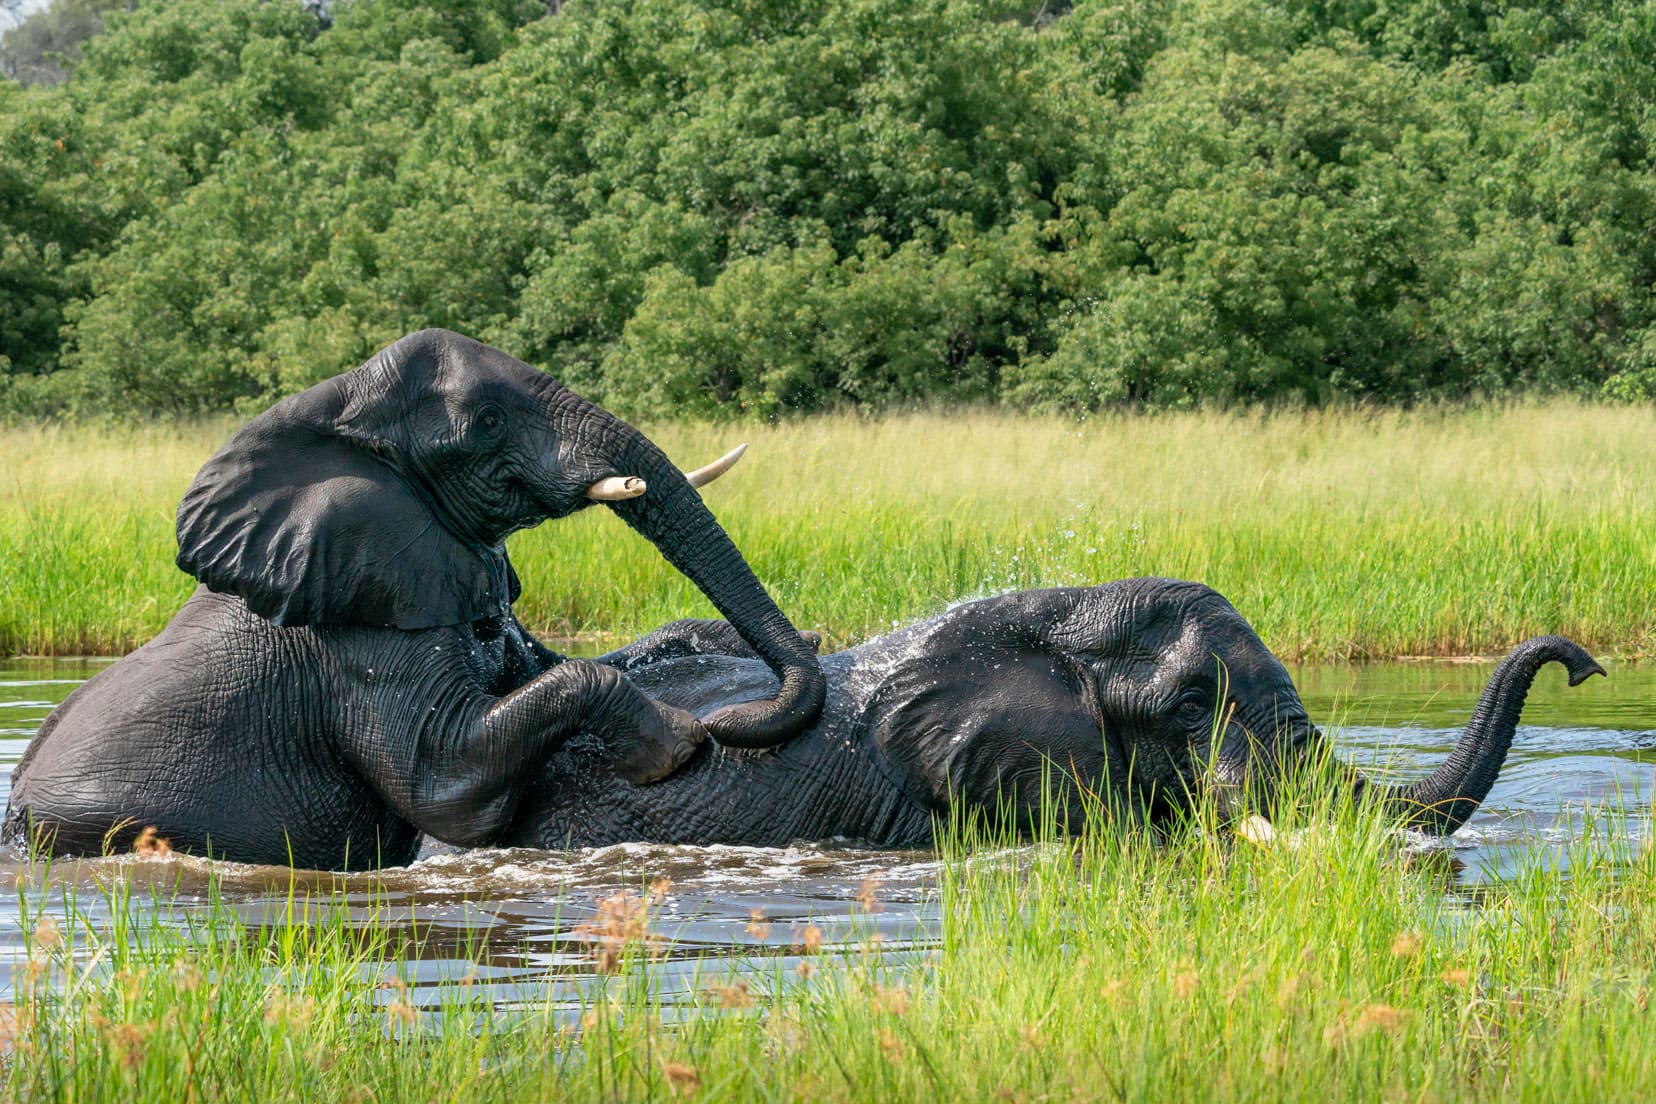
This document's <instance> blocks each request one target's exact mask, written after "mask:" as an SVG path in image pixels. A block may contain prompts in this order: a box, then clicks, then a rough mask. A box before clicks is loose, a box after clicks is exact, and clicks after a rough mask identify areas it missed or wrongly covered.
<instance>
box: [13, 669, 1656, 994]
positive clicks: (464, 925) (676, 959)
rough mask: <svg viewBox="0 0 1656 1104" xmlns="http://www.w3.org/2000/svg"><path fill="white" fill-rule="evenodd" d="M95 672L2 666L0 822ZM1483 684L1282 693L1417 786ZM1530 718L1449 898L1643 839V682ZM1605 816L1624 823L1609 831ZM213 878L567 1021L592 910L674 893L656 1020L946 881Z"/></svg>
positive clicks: (547, 871)
mask: <svg viewBox="0 0 1656 1104" xmlns="http://www.w3.org/2000/svg"><path fill="white" fill-rule="evenodd" d="M101 666H102V663H100V662H87V661H62V660H57V661H54V660H10V661H0V803H3V802H4V800H5V797H6V795H7V794H8V793H9V791H10V786H11V781H10V775H11V768H12V767H13V766H14V765H15V764H16V763H17V761H18V759H19V758H21V756H22V754H23V751H24V748H26V747H27V746H28V742H29V740H30V738H31V737H32V736H33V735H34V733H35V731H36V729H37V728H38V727H39V725H40V722H41V721H42V720H44V719H45V717H46V715H47V714H48V713H49V712H50V711H51V709H52V708H53V706H55V705H56V704H57V703H58V702H60V701H62V700H63V698H65V697H66V696H68V694H69V692H70V691H71V690H73V689H74V688H75V687H76V686H77V685H79V684H80V683H81V682H83V681H85V680H86V679H87V678H89V677H91V676H92V675H93V674H95V673H96V672H97V671H98V670H99V669H100V668H101ZM1492 670H1493V667H1492V665H1490V664H1486V663H1470V664H1414V663H1407V664H1376V665H1367V666H1343V667H1317V666H1308V667H1301V668H1296V669H1294V671H1293V675H1294V680H1295V682H1296V683H1297V684H1298V686H1299V687H1300V689H1301V692H1302V694H1303V696H1304V699H1305V703H1306V705H1307V707H1308V708H1309V710H1310V712H1311V715H1312V717H1313V718H1314V719H1316V720H1317V721H1318V723H1319V724H1322V725H1324V726H1325V727H1331V726H1332V729H1333V734H1334V736H1335V739H1336V743H1337V746H1338V747H1339V749H1340V752H1341V754H1343V755H1344V756H1345V757H1346V758H1347V759H1348V760H1350V761H1352V762H1355V763H1357V764H1359V765H1361V766H1363V767H1365V768H1370V769H1380V770H1384V771H1390V772H1393V773H1394V775H1395V777H1398V778H1413V777H1417V776H1418V775H1419V774H1421V773H1424V772H1425V771H1426V770H1429V769H1430V768H1431V767H1432V766H1433V765H1435V764H1436V763H1437V762H1439V761H1441V760H1442V758H1443V757H1444V756H1445V755H1446V754H1447V753H1448V750H1449V748H1450V747H1451V746H1452V745H1453V743H1454V741H1455V738H1456V737H1457V736H1458V734H1459V731H1460V728H1461V726H1462V725H1464V724H1465V722H1466V719H1467V717H1468V716H1470V714H1471V711H1472V707H1473V704H1474V703H1475V702H1476V700H1477V695H1478V692H1479V691H1480V690H1481V689H1482V687H1483V684H1484V682H1485V681H1486V680H1487V678H1488V677H1489V674H1490V672H1491V671H1492ZM1523 721H1524V723H1523V725H1522V726H1521V727H1520V729H1519V732H1518V736H1517V739H1516V741H1515V743H1514V747H1513V751H1512V755H1511V757H1510V759H1509V760H1508V762H1507V766H1506V769H1505V770H1504V771H1503V772H1502V774H1501V778H1500V781H1499V782H1498V783H1497V784H1496V786H1495V789H1494V791H1493V792H1492V793H1491V794H1490V796H1489V799H1488V800H1487V801H1486V802H1485V803H1484V805H1483V807H1482V808H1481V809H1480V810H1479V811H1478V812H1477V814H1476V815H1475V816H1474V817H1473V819H1472V821H1471V823H1470V824H1468V825H1467V826H1466V827H1465V828H1463V829H1462V830H1461V831H1460V832H1459V833H1457V834H1456V835H1455V836H1454V837H1452V838H1450V839H1449V840H1447V841H1425V840H1417V841H1415V842H1414V844H1413V845H1412V846H1414V847H1416V848H1419V849H1439V850H1443V851H1445V852H1446V853H1447V854H1448V855H1449V856H1450V857H1451V859H1452V861H1451V862H1450V863H1448V864H1447V865H1448V866H1449V867H1450V869H1451V871H1452V877H1453V879H1454V881H1455V882H1456V883H1457V885H1458V886H1461V887H1475V886H1477V885H1479V884H1481V883H1487V882H1489V881H1492V880H1498V879H1500V878H1502V877H1505V876H1507V875H1509V874H1510V872H1511V871H1512V870H1513V869H1515V867H1516V866H1517V864H1518V863H1520V862H1521V861H1523V860H1525V859H1526V858H1528V857H1530V856H1531V855H1532V853H1534V852H1536V851H1538V850H1539V851H1541V852H1542V853H1543V855H1544V857H1545V859H1546V861H1548V862H1549V863H1552V864H1553V865H1561V864H1563V863H1565V862H1566V861H1567V860H1566V858H1565V856H1564V854H1563V852H1562V850H1561V846H1562V845H1563V844H1565V843H1567V842H1569V841H1570V840H1572V839H1576V838H1579V837H1580V836H1582V835H1583V834H1584V833H1585V832H1587V831H1589V830H1591V831H1596V832H1600V833H1607V834H1611V835H1621V836H1642V835H1644V834H1646V833H1647V832H1648V821H1649V813H1650V794H1651V789H1652V770H1651V767H1652V764H1653V763H1656V666H1651V665H1645V666H1635V665H1617V666H1613V667H1612V668H1611V677H1610V678H1609V679H1608V680H1605V679H1593V680H1590V681H1589V682H1588V683H1586V684H1584V685H1582V686H1580V687H1575V688H1573V689H1572V688H1569V687H1567V686H1566V685H1565V680H1564V676H1563V673H1562V671H1561V670H1560V669H1558V668H1557V667H1556V666H1555V667H1550V668H1548V669H1546V670H1544V671H1543V672H1542V673H1541V675H1540V677H1539V678H1538V679H1537V682H1536V686H1535V689H1534V690H1533V691H1532V693H1531V695H1530V699H1529V704H1528V706H1527V707H1526V709H1525V712H1524V718H1523ZM1607 804H1610V805H1615V806H1619V810H1618V811H1617V812H1616V813H1615V814H1613V815H1611V816H1608V817H1606V816H1603V815H1600V814H1599V813H1598V812H1597V810H1600V809H1602V808H1603V807H1605V806H1606V805H1607ZM212 869H214V870H215V872H216V873H217V875H218V877H219V878H220V882H221V888H222V892H223V895H224V898H225V899H226V901H227V902H228V904H229V907H230V908H232V909H233V910H234V911H235V912H236V913H238V914H240V915H241V916H242V917H243V918H245V919H247V920H249V921H253V922H261V921H265V920H269V921H279V920H280V919H281V918H282V917H283V916H284V915H285V913H286V910H287V907H288V901H289V898H290V890H291V889H292V888H293V887H295V886H297V887H299V888H301V889H307V890H310V891H312V892H313V894H314V895H316V896H320V897H322V898H325V899H331V900H338V901H342V902H344V904H345V906H346V907H347V908H349V909H350V910H351V911H352V914H353V919H354V920H355V922H359V923H362V924H364V925H367V924H373V925H378V926H381V927H389V928H391V929H392V930H394V931H397V932H400V933H403V934H404V935H405V937H406V940H407V942H408V944H409V946H410V948H411V950H412V954H413V956H414V957H413V961H412V964H411V965H412V971H413V972H412V974H411V976H409V977H408V978H407V980H408V981H409V982H410V983H411V985H412V987H413V988H412V990H411V993H412V995H413V997H414V998H415V999H421V998H425V999H431V998H432V997H433V995H434V990H433V988H432V987H433V986H435V985H436V984H437V983H439V982H442V981H445V980H455V979H458V978H461V977H465V976H468V975H471V976H475V977H476V978H477V979H478V982H477V983H478V984H479V985H481V986H483V987H484V990H485V991H486V992H488V993H489V994H490V995H491V996H492V997H493V998H494V999H495V1000H497V1001H498V1002H502V1003H512V1002H515V1001H520V1000H521V1001H529V1000H533V1001H537V1002H538V1001H541V1000H545V999H547V998H548V997H549V996H550V997H551V999H553V1000H554V1001H556V1002H559V1003H560V1004H561V1005H562V1006H563V1007H564V1008H565V1009H566V1010H567V1011H568V1014H569V1015H570V1017H571V1018H573V1017H575V1016H577V1015H578V1014H579V1002H580V996H581V993H582V990H583V988H584V987H587V986H590V985H591V984H593V976H594V975H593V950H594V948H595V947H596V942H595V936H594V935H593V934H592V932H591V931H590V930H589V928H590V925H591V924H592V922H593V920H594V918H595V917H596V916H597V914H598V912H599V910H600V908H601V902H603V901H604V900H605V899H606V898H609V897H610V896H611V895H612V894H615V893H617V892H621V891H628V892H633V893H638V892H640V891H643V890H645V889H646V887H647V886H648V885H649V884H650V883H652V882H655V881H657V880H658V879H661V878H666V879H669V880H670V883H671V888H670V890H669V891H668V893H667V895H666V897H665V899H664V900H663V901H662V903H661V905H660V906H659V907H658V909H657V911H656V913H655V918H654V921H653V924H652V926H653V928H654V929H655V930H657V931H659V932H660V933H661V934H662V935H663V936H665V937H666V941H665V942H664V943H663V945H662V948H661V949H662V950H663V951H664V952H665V953H664V955H663V958H662V959H661V961H660V962H659V963H658V964H657V965H656V967H655V968H654V969H655V973H656V976H657V979H658V981H659V983H660V985H661V986H662V992H663V997H664V1001H665V1002H666V1003H668V1004H672V1003H673V1002H674V1000H675V998H678V999H679V1000H681V1001H682V1002H683V1003H685V1004H688V998H689V997H690V995H691V994H692V993H693V992H694V991H695V990H696V988H697V987H698V986H699V985H702V984H705V978H706V974H707V972H708V971H709V970H712V971H714V972H720V971H722V970H725V969H729V968H746V967H751V966H754V965H757V964H760V963H763V964H764V965H766V966H768V967H771V968H775V967H778V966H780V967H782V968H783V969H784V971H785V970H786V968H787V967H788V966H790V965H791V964H792V963H793V962H794V960H795V959H796V958H798V957H799V956H800V955H802V954H805V953H807V951H806V949H805V946H804V945H805V944H806V943H807V942H810V943H813V944H814V943H816V942H818V941H820V946H818V947H816V948H815V950H816V951H817V953H819V954H820V953H829V954H831V953H832V952H833V951H834V950H835V949H836V948H851V947H854V946H861V945H863V944H865V943H866V942H867V941H868V939H869V938H870V937H871V936H873V935H876V934H877V935H878V936H879V937H880V938H881V940H882V941H883V945H884V948H885V950H884V953H885V954H886V955H888V956H891V958H892V959H895V960H897V961H899V962H900V961H901V960H902V959H904V958H915V957H919V956H922V955H924V954H926V953H927V952H928V951H929V950H930V949H931V948H932V947H934V946H935V945H936V942H937V940H938V933H939V922H938V915H937V907H936V901H935V895H934V887H935V885H936V878H937V864H936V862H935V859H934V857H933V856H932V855H931V854H930V853H929V852H900V851H875V850H868V849H859V848H854V847H847V846H836V845H832V844H801V845H798V846H794V847H789V848H784V849H771V848H747V847H668V846H654V845H627V846H619V847H606V848H598V849H591V850H585V851H572V852H550V851H533V850H525V849H518V850H480V851H469V852H462V851H458V850H455V849H453V848H449V847H446V846H443V845H429V846H427V848H426V849H425V850H424V851H423V852H422V854H421V857H420V859H419V861H418V862H416V863H415V864H414V865H413V866H411V867H408V868H405V869H400V870H390V871H382V872H380V873H377V874H372V875H353V876H350V877H346V876H343V875H334V874H327V873H322V872H300V873H294V872H292V871H289V870H287V869H285V868H281V869H278V868H273V867H252V866H240V865H236V864H215V865H214V867H212ZM208 870H209V865H208V864H207V863H206V862H204V861H202V860H198V859H191V858H178V857H173V858H165V859H157V858H136V857H133V856H124V857H120V858H111V859H99V860H89V861H79V862H65V863H59V864H56V865H55V866H54V867H53V868H52V871H51V874H50V878H49V884H48V885H46V886H45V887H44V890H45V893H46V895H47V897H48V899H49V900H53V901H61V900H63V899H65V898H69V899H72V900H73V902H74V904H75V906H76V907H78V908H80V909H81V910H82V911H84V912H87V913H89V914H91V915H92V916H94V917H96V916H98V915H99V913H100V910H101V909H103V908H104V900H103V895H102V890H101V888H100V886H101V885H102V884H106V883H108V882H109V881H110V880H112V879H113V878H114V877H116V876H117V875H125V876H126V877H128V878H129V879H130V880H131V882H132V884H134V885H135V886H137V887H139V896H142V895H143V893H144V891H146V890H149V889H153V890H154V891H155V893H156V894H158V895H159V896H160V897H162V898H164V899H166V900H167V901H168V902H169V903H168V905H167V906H166V908H167V910H168V911H169V912H171V913H175V914H176V913H188V912H189V911H191V910H192V909H195V910H199V909H204V908H206V904H205V897H204V892H205V887H206V884H207V877H208ZM19 878H24V879H27V880H28V884H29V886H30V888H31V893H38V892H40V890H41V886H40V884H39V883H40V875H39V872H38V871H29V870H28V869H26V868H24V867H22V866H20V865H19V863H18V861H17V856H15V855H12V854H5V853H0V883H3V885H4V887H5V888H7V889H10V888H12V887H13V886H15V885H16V884H17V881H18V879H19ZM870 903H872V904H873V905H874V908H873V910H872V911H871V910H870V909H869V908H868V905H869V904H870ZM21 946H22V932H21V928H20V924H19V912H18V906H17V898H16V895H15V893H8V894H5V895H4V896H3V897H0V999H4V998H5V997H6V996H7V995H8V994H9V991H10V975H11V971H12V969H13V967H14V966H15V965H16V963H17V961H18V959H19V955H20V950H19V948H20V947H21ZM710 960H711V961H710ZM698 974H700V976H701V977H702V979H703V980H702V981H698V980H697V978H698Z"/></svg>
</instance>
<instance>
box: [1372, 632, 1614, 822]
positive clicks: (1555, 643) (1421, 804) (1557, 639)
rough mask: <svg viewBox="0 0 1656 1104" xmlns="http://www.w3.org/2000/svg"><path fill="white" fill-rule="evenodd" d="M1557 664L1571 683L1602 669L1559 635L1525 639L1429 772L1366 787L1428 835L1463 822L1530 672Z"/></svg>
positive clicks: (1500, 755) (1506, 740)
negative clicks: (1445, 755)
mask: <svg viewBox="0 0 1656 1104" xmlns="http://www.w3.org/2000/svg"><path fill="white" fill-rule="evenodd" d="M1553 662H1557V663H1562V664H1563V665H1564V667H1565V669H1566V670H1567V671H1568V672H1569V675H1570V685H1571V686H1577V685H1579V684H1580V683H1582V682H1583V681H1585V680H1586V679H1587V678H1588V676H1590V675H1602V674H1604V668H1602V667H1600V666H1599V665H1598V664H1597V663H1596V662H1595V661H1594V660H1593V657H1592V656H1590V655H1588V654H1587V652H1586V650H1585V649H1583V648H1582V647H1581V645H1579V644H1577V643H1575V642H1574V641H1572V640H1566V639H1565V638H1564V637H1562V636H1538V637H1535V638H1533V639H1531V640H1526V641H1524V642H1523V643H1522V644H1520V645H1518V647H1517V648H1515V649H1513V651H1512V654H1511V655H1509V656H1507V657H1506V658H1505V659H1504V660H1502V661H1501V665H1500V666H1499V667H1497V668H1496V669H1495V674H1494V675H1492V676H1491V677H1490V679H1489V684H1488V685H1487V686H1485V687H1484V692H1483V696H1482V697H1481V698H1479V699H1478V706H1477V708H1476V709H1474V710H1473V711H1472V720H1471V721H1470V722H1469V723H1468V724H1467V726H1466V732H1465V733H1464V734H1462V736H1461V738H1460V740H1459V742H1458V743H1456V744H1455V750H1454V752H1453V753H1451V754H1450V756H1449V758H1448V759H1447V760H1446V761H1445V762H1444V763H1443V765H1442V766H1440V767H1438V769H1437V770H1435V771H1433V772H1432V773H1431V775H1429V776H1428V777H1426V778H1423V779H1421V780H1420V781H1419V782H1415V783H1413V784H1412V785H1408V786H1395V787H1394V786H1379V785H1375V784H1373V783H1369V784H1368V785H1367V786H1366V787H1364V788H1366V789H1368V790H1369V792H1370V793H1371V794H1374V795H1375V796H1378V797H1379V798H1380V800H1381V801H1383V802H1384V803H1385V804H1386V805H1387V806H1388V807H1389V808H1391V809H1393V810H1395V811H1397V812H1399V813H1401V814H1402V816H1403V818H1404V823H1405V825H1406V826H1407V827H1410V828H1415V829H1418V830H1419V831H1422V832H1427V833H1431V834H1433V835H1448V834H1449V833H1451V832H1453V831H1455V830H1456V829H1457V828H1459V827H1460V826H1461V825H1463V824H1465V823H1466V822H1467V820H1468V819H1469V818H1470V817H1471V816H1472V813H1473V812H1474V811H1475V810H1476V809H1477V808H1478V806H1479V805H1480V804H1482V802H1483V799H1484V798H1485V797H1487V796H1489V789H1490V787H1491V786H1493V785H1494V784H1495V777H1496V775H1498V774H1499V773H1500V771H1501V766H1502V765H1503V764H1504V763H1505V762H1506V757H1507V750H1508V749H1509V748H1511V747H1512V734H1513V731H1514V730H1515V729H1516V728H1517V727H1518V715H1519V713H1521V712H1522V711H1523V708H1524V699H1525V698H1526V697H1527V696H1528V695H1529V689H1530V684H1531V683H1533V682H1534V681H1535V675H1536V672H1537V671H1539V670H1540V669H1541V668H1542V667H1544V666H1546V665H1547V664H1548V663H1553Z"/></svg>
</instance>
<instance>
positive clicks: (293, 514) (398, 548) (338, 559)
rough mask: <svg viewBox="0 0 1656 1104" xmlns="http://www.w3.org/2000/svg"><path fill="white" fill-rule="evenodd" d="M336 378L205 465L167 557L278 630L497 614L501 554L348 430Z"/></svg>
mask: <svg viewBox="0 0 1656 1104" xmlns="http://www.w3.org/2000/svg"><path fill="white" fill-rule="evenodd" d="M370 363H371V364H372V362H370ZM358 371H363V370H362V369H359V370H358ZM348 375H351V376H354V375H356V373H349V374H348ZM345 378H346V377H336V378H335V379H332V380H329V381H327V382H325V383H321V384H318V385H317V386H315V387H313V388H311V389H310V390H308V391H305V392H303V393H301V394H298V395H295V396H293V397H292V398H289V399H284V400H283V401H282V402H280V403H277V404H276V405H275V406H273V407H271V408H270V409H269V410H267V411H265V412H264V413H263V414H261V415H259V417H257V418H255V419H253V421H251V422H249V423H248V424H247V425H245V426H243V427H242V429H241V430H240V432H238V433H237V434H236V435H235V436H234V437H232V438H231V439H230V441H229V443H228V444H226V445H225V446H224V448H222V449H220V450H219V452H218V454H217V455H216V456H214V457H213V458H212V459H211V460H209V461H208V462H207V464H206V466H205V467H203V468H202V469H201V471H200V473H198V474H197V475H196V478H195V482H194V483H192V484H191V485H190V489H189V491H188V492H187V493H186V494H185V495H184V501H183V502H181V503H180V504H179V507H178V566H179V567H181V568H183V569H184V570H185V571H187V572H189V573H190V574H191V575H194V576H195V577H196V578H197V579H199V580H201V582H203V583H205V584H206V585H207V587H208V588H209V589H211V590H215V591H218V592H220V593H227V594H235V595H238V596H240V597H241V598H243V599H244V600H245V601H246V602H247V605H248V607H249V608H250V609H252V610H253V612H254V613H257V614H259V615H260V616H262V617H265V618H268V619H269V620H270V621H272V622H274V623H275V624H277V625H372V626H389V627H394V628H399V629H423V628H431V627H433V626H437V625H453V624H459V623H462V622H468V621H473V620H476V619H478V618H480V617H484V616H487V615H490V614H493V613H497V612H499V611H500V610H501V609H502V608H503V607H504V606H505V605H506V604H508V603H509V600H510V598H509V589H510V582H509V579H508V573H509V570H510V569H509V567H508V565H507V563H506V558H505V553H504V551H503V550H502V549H500V548H493V549H481V548H476V547H474V546H472V545H471V544H469V543H467V542H464V541H462V540H460V539H459V538H457V537H455V536H454V535H453V534H452V533H450V532H449V531H448V530H447V529H445V528H444V527H443V525H442V524H441V522H439V521H438V519H437V517H436V515H435V514H434V513H433V512H432V509H431V507H430V505H429V504H428V503H427V501H426V499H425V498H424V497H423V494H422V492H421V490H420V489H419V488H418V487H417V486H414V485H412V484H410V483H409V482H408V481H407V480H405V479H404V477H403V476H402V475H401V474H399V472H398V470H397V457H396V454H395V452H394V450H393V449H392V448H391V446H390V445H389V444H388V443H386V442H385V441H383V440H379V439H376V438H374V437H372V436H367V435H364V434H363V433H361V432H360V431H359V429H358V428H357V427H356V426H352V427H347V426H346V425H345V422H346V420H347V418H349V417H350V414H349V411H348V407H350V405H351V403H350V400H351V395H350V390H349V389H348V388H347V387H346V385H345V383H344V380H345ZM359 382H360V381H359ZM351 420H352V421H354V422H358V423H360V419H351Z"/></svg>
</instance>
